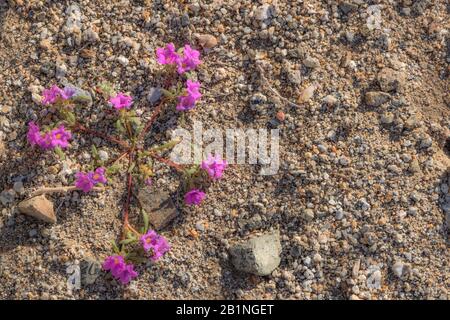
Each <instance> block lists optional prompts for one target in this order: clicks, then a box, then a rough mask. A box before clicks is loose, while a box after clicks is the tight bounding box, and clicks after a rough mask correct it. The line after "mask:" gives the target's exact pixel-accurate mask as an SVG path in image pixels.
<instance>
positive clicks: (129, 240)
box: [120, 238, 137, 244]
mask: <svg viewBox="0 0 450 320" xmlns="http://www.w3.org/2000/svg"><path fill="white" fill-rule="evenodd" d="M135 241H137V240H136V239H130V238H129V239H124V240H122V241H120V244H130V243H132V242H135Z"/></svg>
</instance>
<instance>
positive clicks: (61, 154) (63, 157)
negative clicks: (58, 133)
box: [55, 147, 66, 160]
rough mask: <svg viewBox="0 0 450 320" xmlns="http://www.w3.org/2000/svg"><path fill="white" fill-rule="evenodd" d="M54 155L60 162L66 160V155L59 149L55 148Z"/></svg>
mask: <svg viewBox="0 0 450 320" xmlns="http://www.w3.org/2000/svg"><path fill="white" fill-rule="evenodd" d="M55 153H56V154H57V155H58V157H59V158H60V159H61V160H64V159H65V158H66V155H65V154H64V152H63V151H62V150H61V148H60V147H56V148H55Z"/></svg>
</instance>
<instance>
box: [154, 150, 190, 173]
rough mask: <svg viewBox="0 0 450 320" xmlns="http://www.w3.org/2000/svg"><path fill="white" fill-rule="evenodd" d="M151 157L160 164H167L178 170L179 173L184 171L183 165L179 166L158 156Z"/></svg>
mask: <svg viewBox="0 0 450 320" xmlns="http://www.w3.org/2000/svg"><path fill="white" fill-rule="evenodd" d="M150 157H152V158H153V159H155V160H157V161H159V162H162V163H165V164H167V165H168V166H170V167H172V168H174V169H176V170H177V171H180V172H182V171H184V169H183V167H182V166H181V165H179V164H178V163H175V162H173V161H172V160H169V159H166V158H163V157H160V156H158V155H156V154H150Z"/></svg>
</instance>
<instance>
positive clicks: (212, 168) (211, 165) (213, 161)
mask: <svg viewBox="0 0 450 320" xmlns="http://www.w3.org/2000/svg"><path fill="white" fill-rule="evenodd" d="M227 166H228V163H227V161H226V160H222V157H221V156H220V155H217V156H215V157H213V156H212V155H211V154H210V155H208V158H207V159H206V160H203V161H202V165H201V167H202V169H203V170H206V172H208V175H209V177H210V178H211V179H213V180H218V179H220V178H222V175H223V172H224V171H225V169H226V167H227Z"/></svg>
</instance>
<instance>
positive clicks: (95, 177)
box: [88, 167, 106, 184]
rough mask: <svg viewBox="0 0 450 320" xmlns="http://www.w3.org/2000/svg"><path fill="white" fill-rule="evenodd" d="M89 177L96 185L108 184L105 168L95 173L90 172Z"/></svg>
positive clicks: (98, 169)
mask: <svg viewBox="0 0 450 320" xmlns="http://www.w3.org/2000/svg"><path fill="white" fill-rule="evenodd" d="M88 175H89V179H91V181H92V182H93V183H94V184H98V183H103V184H105V183H106V177H105V168H103V167H100V168H97V169H95V171H94V172H89V173H88Z"/></svg>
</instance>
